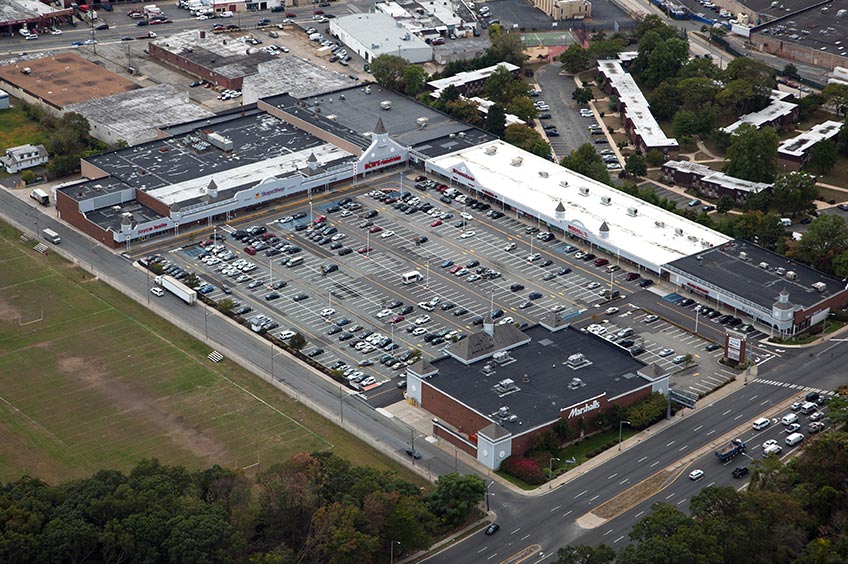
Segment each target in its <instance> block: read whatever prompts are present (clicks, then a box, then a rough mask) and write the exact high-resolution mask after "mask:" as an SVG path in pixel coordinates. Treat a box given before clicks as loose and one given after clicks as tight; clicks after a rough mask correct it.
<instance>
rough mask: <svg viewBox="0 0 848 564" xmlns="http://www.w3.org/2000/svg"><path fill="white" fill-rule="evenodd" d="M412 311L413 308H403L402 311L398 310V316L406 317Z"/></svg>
mask: <svg viewBox="0 0 848 564" xmlns="http://www.w3.org/2000/svg"><path fill="white" fill-rule="evenodd" d="M414 309H415V308H414V307H412V306H410V305H408V306H403V309H401V310H400V314H401V315H408V314H410V313H412V312H413V310H414Z"/></svg>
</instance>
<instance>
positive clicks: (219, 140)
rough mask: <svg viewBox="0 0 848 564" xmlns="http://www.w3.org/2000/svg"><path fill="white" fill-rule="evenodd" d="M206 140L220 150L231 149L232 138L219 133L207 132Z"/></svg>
mask: <svg viewBox="0 0 848 564" xmlns="http://www.w3.org/2000/svg"><path fill="white" fill-rule="evenodd" d="M206 140H207V141H209V143H210V144H211V145H213V146H214V147H218V148H219V149H221V150H222V151H232V150H233V141H232V139H227V138H226V137H224V136H223V135H221V134H220V133H209V134H207V135H206Z"/></svg>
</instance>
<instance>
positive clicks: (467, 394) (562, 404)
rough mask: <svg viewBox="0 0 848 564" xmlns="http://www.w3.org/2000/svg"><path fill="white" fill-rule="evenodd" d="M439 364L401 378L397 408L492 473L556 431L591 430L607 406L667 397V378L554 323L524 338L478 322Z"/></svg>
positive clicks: (550, 319) (508, 328) (421, 364)
mask: <svg viewBox="0 0 848 564" xmlns="http://www.w3.org/2000/svg"><path fill="white" fill-rule="evenodd" d="M447 353H448V355H447V356H446V357H444V358H441V359H438V360H435V361H433V362H431V363H430V362H426V361H423V360H422V361H418V362H417V363H416V364H414V365H412V366H411V367H410V368H409V369H407V399H408V400H411V401H413V402H415V403H416V404H417V405H419V406H421V407H422V408H423V409H426V410H427V411H428V412H429V413H431V414H433V416H434V419H433V434H434V435H436V436H438V437H440V438H441V439H443V440H445V441H447V442H449V443H451V444H453V445H454V446H456V447H457V448H458V449H460V450H462V451H464V452H466V453H468V454H470V455H471V456H474V457H475V458H476V459H477V461H478V462H479V463H480V464H482V465H483V466H485V467H487V468H489V469H492V470H497V469H498V468H499V467H500V465H501V463H502V462H503V461H504V460H505V459H506V458H508V457H509V456H511V455H521V454H524V453H525V452H526V451H527V449H529V448H530V447H531V446H532V445H533V442H534V440H535V439H536V438H537V437H539V436H540V435H541V434H543V433H545V432H547V431H549V430H552V429H554V428H556V427H557V426H559V425H561V424H562V422H566V423H567V424H568V425H569V426H570V427H572V428H573V429H574V430H578V429H583V430H585V431H587V432H589V431H592V430H593V429H594V426H593V422H594V420H595V418H596V417H597V416H598V414H599V413H603V412H604V411H606V410H607V409H608V408H609V406H611V405H613V404H614V405H619V406H621V407H624V408H626V407H629V406H631V405H633V404H634V403H636V402H637V401H639V400H640V399H643V398H646V397H648V396H649V395H650V394H651V393H654V392H659V393H667V392H668V375H667V374H666V373H665V372H663V371H662V370H661V369H660V368H659V367H657V366H656V365H654V364H651V365H646V364H645V363H643V362H641V361H639V360H638V359H636V358H634V357H632V356H631V355H630V353H629V352H628V351H627V350H626V349H624V348H622V347H619V346H618V345H615V344H614V343H611V342H609V341H607V340H606V339H603V338H601V337H598V336H596V335H592V334H589V333H584V332H582V331H578V330H576V329H573V328H571V327H570V326H568V325H567V324H565V323H563V321H562V319H561V318H559V317H558V316H556V315H555V314H550V315H549V316H547V317H546V318H544V319H543V320H542V322H541V325H538V326H534V327H530V328H528V329H527V330H525V331H520V330H518V329H517V328H516V327H515V326H513V325H510V324H506V325H496V324H494V322H493V321H492V320H491V319H487V320H486V321H485V323H484V328H483V330H482V331H481V332H479V333H475V334H472V335H469V336H468V337H467V338H466V339H463V340H462V341H459V342H458V343H454V344H452V345H450V347H448V349H447Z"/></svg>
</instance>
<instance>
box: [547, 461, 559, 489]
mask: <svg viewBox="0 0 848 564" xmlns="http://www.w3.org/2000/svg"><path fill="white" fill-rule="evenodd" d="M554 460H556V461H557V462H559V458H557V457H555V456H553V457H551V459H550V460H548V489H549V490H552V489H554Z"/></svg>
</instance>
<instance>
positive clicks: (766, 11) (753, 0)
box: [745, 0, 848, 57]
mask: <svg viewBox="0 0 848 564" xmlns="http://www.w3.org/2000/svg"><path fill="white" fill-rule="evenodd" d="M745 3H746V4H747V5H749V6H751V7H752V8H753V9H755V10H756V11H757V12H758V13H760V14H763V15H764V18H763V21H765V22H771V21H773V20H777V19H778V18H782V19H780V20H778V21H774V22H773V23H765V24H764V25H761V26H758V27H755V28H754V29H753V30H752V35H753V34H756V35H764V36H766V37H773V38H774V39H775V40H776V41H785V42H787V43H794V44H796V45H803V46H804V47H809V48H810V49H814V50H816V51H821V52H823V53H830V54H834V55H841V56H843V57H848V45H846V41H845V38H846V37H848V18H846V17H845V16H843V17H841V18H840V17H836V14H837V12H839V10H846V9H848V0H833V1H832V2H829V3H827V4H826V5H821V3H816V2H809V1H808V0H781V2H780V4H779V5H778V6H776V7H772V6H771V2H770V1H769V0H748V1H746V2H745ZM822 10H824V11H822Z"/></svg>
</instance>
